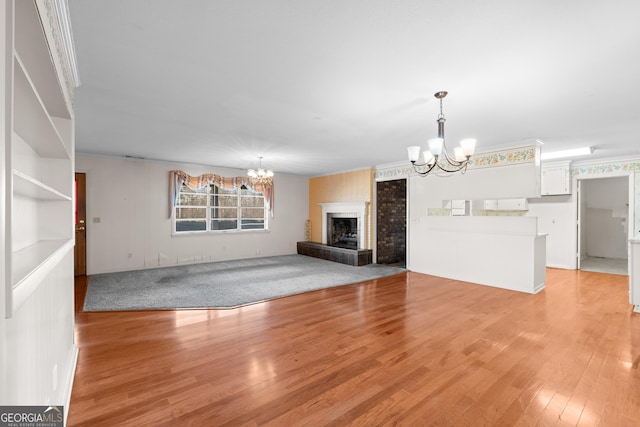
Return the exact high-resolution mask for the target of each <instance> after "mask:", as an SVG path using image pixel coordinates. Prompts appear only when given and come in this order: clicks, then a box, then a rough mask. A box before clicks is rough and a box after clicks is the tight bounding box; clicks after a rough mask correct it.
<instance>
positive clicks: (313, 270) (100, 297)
mask: <svg viewBox="0 0 640 427" xmlns="http://www.w3.org/2000/svg"><path fill="white" fill-rule="evenodd" d="M403 271H405V270H404V269H402V268H397V267H388V266H385V265H379V264H370V265H365V266H361V267H352V266H349V265H344V264H338V263H335V262H331V261H325V260H321V259H317V258H311V257H308V256H304V255H284V256H275V257H265V258H251V259H243V260H235V261H223V262H213V263H206V264H192V265H182V266H176V267H164V268H154V269H150V270H137V271H127V272H121V273H108V274H96V275H92V276H90V278H89V286H88V288H87V294H86V297H85V302H84V310H85V311H111V310H156V309H175V308H233V307H238V306H242V305H247V304H252V303H256V302H260V301H266V300H270V299H274V298H280V297H283V296H288V295H295V294H300V293H303V292H308V291H312V290H316V289H324V288H330V287H334V286H340V285H346V284H349V283H357V282H362V281H365V280H371V279H376V278H379V277H384V276H390V275H393V274H397V273H401V272H403Z"/></svg>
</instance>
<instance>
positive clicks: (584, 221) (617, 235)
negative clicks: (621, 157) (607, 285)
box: [578, 176, 630, 275]
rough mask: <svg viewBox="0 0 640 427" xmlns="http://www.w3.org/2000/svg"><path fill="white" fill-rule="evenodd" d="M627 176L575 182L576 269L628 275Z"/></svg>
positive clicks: (628, 216)
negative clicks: (576, 192) (576, 204)
mask: <svg viewBox="0 0 640 427" xmlns="http://www.w3.org/2000/svg"><path fill="white" fill-rule="evenodd" d="M629 219H630V214H629V177H628V176H620V177H611V178H597V179H583V180H580V181H578V269H579V270H585V271H596V272H601V273H609V274H622V275H628V274H629V268H628V263H629V260H628V240H629Z"/></svg>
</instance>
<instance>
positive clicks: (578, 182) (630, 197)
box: [574, 172, 635, 271]
mask: <svg viewBox="0 0 640 427" xmlns="http://www.w3.org/2000/svg"><path fill="white" fill-rule="evenodd" d="M623 177H627V179H628V180H629V185H628V194H627V201H628V202H627V203H628V206H627V209H628V211H627V263H628V266H627V268H628V269H629V270H628V271H631V270H630V268H631V253H630V251H631V247H630V245H629V239H632V238H633V230H634V226H635V217H634V211H635V197H634V195H635V191H634V188H635V187H634V185H635V182H634V174H633V172H627V173H616V174H607V175H604V176H602V175H593V176H584V177H579V178H578V177H576V178H574V184H575V187H574V188H575V189H576V197H575V210H576V214H575V218H576V227H575V230H576V236H575V239H574V242H575V249H576V251H575V253H576V258H575V260H576V263H575V266H576V270H580V261H581V259H580V249H581V244H582V242H581V230H582V224H581V222H582V220H583V218H581V212H580V210H581V209H580V201H581V200H582V194H581V192H582V191H584V188H583V187H582V181H586V180H594V179H609V178H623Z"/></svg>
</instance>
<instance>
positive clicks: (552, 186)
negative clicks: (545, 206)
mask: <svg viewBox="0 0 640 427" xmlns="http://www.w3.org/2000/svg"><path fill="white" fill-rule="evenodd" d="M541 194H542V195H543V196H552V195H562V194H571V169H570V165H569V163H563V164H555V165H549V166H543V167H542V186H541Z"/></svg>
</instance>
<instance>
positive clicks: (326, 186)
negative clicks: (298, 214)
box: [309, 169, 373, 249]
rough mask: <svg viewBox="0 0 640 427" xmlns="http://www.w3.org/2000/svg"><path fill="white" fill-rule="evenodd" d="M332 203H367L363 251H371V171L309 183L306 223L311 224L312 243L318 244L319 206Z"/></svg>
mask: <svg viewBox="0 0 640 427" xmlns="http://www.w3.org/2000/svg"><path fill="white" fill-rule="evenodd" d="M336 202H369V205H368V210H367V231H366V232H367V239H366V241H367V247H366V249H371V230H372V221H373V216H372V209H373V206H372V203H373V169H362V170H357V171H352V172H344V173H339V174H335V175H327V176H320V177H317V178H311V179H309V220H310V221H311V241H312V242H317V243H321V242H322V208H321V206H320V203H336Z"/></svg>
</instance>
